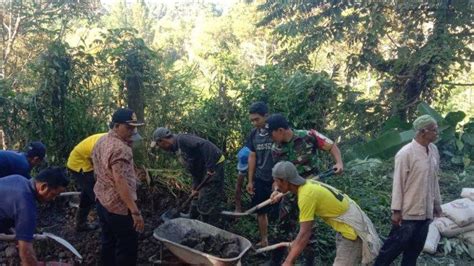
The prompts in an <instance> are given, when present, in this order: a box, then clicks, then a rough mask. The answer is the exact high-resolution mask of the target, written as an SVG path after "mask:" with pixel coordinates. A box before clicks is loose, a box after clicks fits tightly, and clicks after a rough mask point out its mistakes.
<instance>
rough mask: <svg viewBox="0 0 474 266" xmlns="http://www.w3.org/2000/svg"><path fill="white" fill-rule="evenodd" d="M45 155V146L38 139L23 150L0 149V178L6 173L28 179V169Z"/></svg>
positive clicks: (6, 174)
mask: <svg viewBox="0 0 474 266" xmlns="http://www.w3.org/2000/svg"><path fill="white" fill-rule="evenodd" d="M45 156H46V146H44V144H43V143H41V142H40V141H33V142H31V143H30V144H28V146H27V148H26V151H25V152H17V151H11V150H5V151H0V178H2V177H4V176H8V175H14V174H16V175H22V176H24V177H26V178H27V179H30V178H31V176H30V171H31V169H33V167H35V166H37V165H39V164H40V163H41V162H42V161H43V160H44V158H45Z"/></svg>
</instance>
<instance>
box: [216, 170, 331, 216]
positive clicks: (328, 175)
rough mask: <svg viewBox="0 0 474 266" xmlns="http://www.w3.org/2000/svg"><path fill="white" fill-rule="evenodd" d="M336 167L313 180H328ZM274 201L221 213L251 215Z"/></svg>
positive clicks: (269, 200)
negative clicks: (242, 210) (241, 210)
mask: <svg viewBox="0 0 474 266" xmlns="http://www.w3.org/2000/svg"><path fill="white" fill-rule="evenodd" d="M334 172H335V171H334V169H329V170H327V171H325V172H322V173H321V174H319V175H317V176H315V177H313V178H311V179H312V180H320V181H326V179H327V178H328V177H330V176H332V175H334ZM286 194H288V192H286V193H285V194H283V196H285V195H286ZM271 203H272V200H271V199H267V200H265V201H263V202H261V203H259V204H257V205H255V206H254V207H253V208H250V209H248V210H246V211H244V212H231V211H222V212H221V214H223V215H228V216H246V215H250V214H252V213H254V212H256V211H257V210H260V209H261V208H263V207H266V206H267V205H270V204H271Z"/></svg>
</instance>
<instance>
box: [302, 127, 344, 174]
mask: <svg viewBox="0 0 474 266" xmlns="http://www.w3.org/2000/svg"><path fill="white" fill-rule="evenodd" d="M309 135H310V136H312V137H313V143H314V144H315V145H316V147H317V148H318V149H320V150H324V151H327V152H329V153H330V154H331V156H332V158H333V160H334V162H335V163H336V164H335V165H334V166H333V169H335V173H336V174H341V173H342V171H344V163H343V162H342V156H341V151H340V150H339V147H338V146H337V145H336V143H335V142H334V141H332V140H331V139H329V138H328V137H326V136H324V135H323V134H321V133H319V132H318V131H316V130H314V129H312V130H310V131H309Z"/></svg>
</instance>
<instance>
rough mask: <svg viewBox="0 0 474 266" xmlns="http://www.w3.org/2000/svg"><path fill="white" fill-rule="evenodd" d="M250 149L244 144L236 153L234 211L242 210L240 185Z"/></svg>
mask: <svg viewBox="0 0 474 266" xmlns="http://www.w3.org/2000/svg"><path fill="white" fill-rule="evenodd" d="M249 154H250V149H249V148H248V147H247V146H244V147H243V148H242V149H240V151H239V152H238V153H237V171H238V173H239V175H238V176H237V185H236V187H235V211H236V212H242V185H243V184H244V180H245V177H246V176H247V170H248V167H249V165H248V160H249Z"/></svg>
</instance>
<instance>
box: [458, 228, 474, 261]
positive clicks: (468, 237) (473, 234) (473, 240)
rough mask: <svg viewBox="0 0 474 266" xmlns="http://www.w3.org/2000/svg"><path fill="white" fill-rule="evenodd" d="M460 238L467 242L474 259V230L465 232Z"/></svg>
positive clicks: (470, 254)
mask: <svg viewBox="0 0 474 266" xmlns="http://www.w3.org/2000/svg"><path fill="white" fill-rule="evenodd" d="M459 238H460V239H462V241H463V242H464V243H465V244H466V246H467V248H468V250H469V256H471V258H473V259H474V231H469V232H466V233H463V234H462V235H460V236H459Z"/></svg>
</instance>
